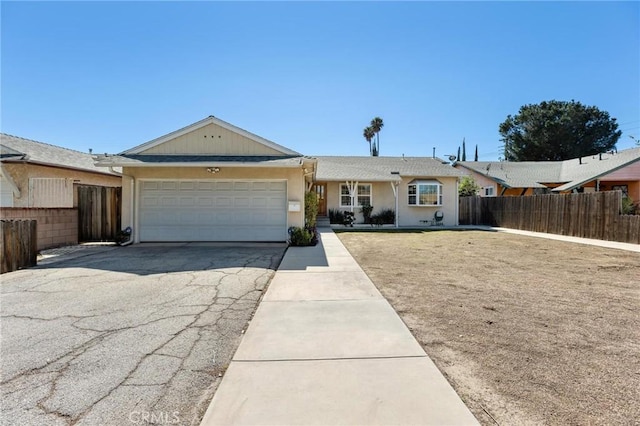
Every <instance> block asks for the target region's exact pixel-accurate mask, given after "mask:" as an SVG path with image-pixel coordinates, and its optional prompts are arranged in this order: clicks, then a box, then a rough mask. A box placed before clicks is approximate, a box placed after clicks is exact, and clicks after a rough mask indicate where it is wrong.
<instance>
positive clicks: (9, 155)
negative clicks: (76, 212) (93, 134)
mask: <svg viewBox="0 0 640 426" xmlns="http://www.w3.org/2000/svg"><path fill="white" fill-rule="evenodd" d="M0 160H1V161H0V207H23V208H32V207H61V208H63V207H69V208H70V207H76V206H77V190H76V188H77V185H78V184H82V185H99V186H114V187H115V186H120V185H121V182H122V179H121V177H120V175H119V174H117V173H114V172H111V171H109V170H108V169H104V168H98V167H96V166H95V164H94V161H93V157H92V156H91V154H87V153H82V152H78V151H74V150H71V149H67V148H62V147H59V146H54V145H49V144H46V143H42V142H36V141H33V140H29V139H24V138H20V137H17V136H11V135H7V134H4V133H2V134H0Z"/></svg>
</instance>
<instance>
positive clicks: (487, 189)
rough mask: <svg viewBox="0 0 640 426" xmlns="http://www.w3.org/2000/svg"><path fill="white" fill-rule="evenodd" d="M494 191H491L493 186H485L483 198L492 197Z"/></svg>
mask: <svg viewBox="0 0 640 426" xmlns="http://www.w3.org/2000/svg"><path fill="white" fill-rule="evenodd" d="M494 191H495V189H493V186H485V187H484V196H485V197H493V196H494V195H495V192H494Z"/></svg>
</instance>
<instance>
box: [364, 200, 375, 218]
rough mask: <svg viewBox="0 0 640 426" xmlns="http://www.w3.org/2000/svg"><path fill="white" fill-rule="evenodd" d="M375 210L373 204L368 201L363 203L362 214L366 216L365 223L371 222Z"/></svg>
mask: <svg viewBox="0 0 640 426" xmlns="http://www.w3.org/2000/svg"><path fill="white" fill-rule="evenodd" d="M372 211H373V206H372V205H371V204H369V202H368V201H366V202H365V203H364V204H363V205H362V216H363V217H364V223H371V212H372Z"/></svg>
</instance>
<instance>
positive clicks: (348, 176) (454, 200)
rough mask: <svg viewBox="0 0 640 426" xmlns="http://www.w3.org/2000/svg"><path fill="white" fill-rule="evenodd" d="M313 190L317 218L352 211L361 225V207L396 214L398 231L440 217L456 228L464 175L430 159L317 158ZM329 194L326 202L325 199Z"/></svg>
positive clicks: (446, 164)
mask: <svg viewBox="0 0 640 426" xmlns="http://www.w3.org/2000/svg"><path fill="white" fill-rule="evenodd" d="M315 158H316V159H317V161H318V163H317V169H316V172H315V175H314V188H315V190H316V193H318V194H319V195H320V196H319V198H320V200H321V202H320V206H319V215H326V214H327V212H328V210H330V209H335V210H342V211H345V210H348V211H353V212H354V213H355V214H356V220H357V221H359V222H362V221H363V219H364V218H363V216H362V206H363V205H365V204H368V205H370V206H373V213H374V214H375V213H376V212H377V211H379V210H381V209H392V210H394V211H395V214H396V221H395V223H396V226H404V227H407V226H411V227H414V226H424V225H425V221H428V220H432V219H433V218H434V215H435V213H436V211H439V212H441V213H442V214H444V218H443V220H442V223H443V224H444V225H449V226H453V225H457V224H458V179H459V178H460V177H461V176H463V173H462V172H460V171H459V170H456V169H455V168H453V167H451V166H450V165H449V164H448V163H446V162H443V161H442V160H440V159H437V158H431V157H350V156H343V157H322V156H318V157H315ZM322 194H326V196H322Z"/></svg>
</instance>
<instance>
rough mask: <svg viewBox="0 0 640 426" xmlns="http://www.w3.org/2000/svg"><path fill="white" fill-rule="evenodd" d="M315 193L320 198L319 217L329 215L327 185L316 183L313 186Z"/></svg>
mask: <svg viewBox="0 0 640 426" xmlns="http://www.w3.org/2000/svg"><path fill="white" fill-rule="evenodd" d="M313 187H314V191H315V192H316V195H317V196H318V216H326V215H327V184H326V183H316V184H314V185H313Z"/></svg>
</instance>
